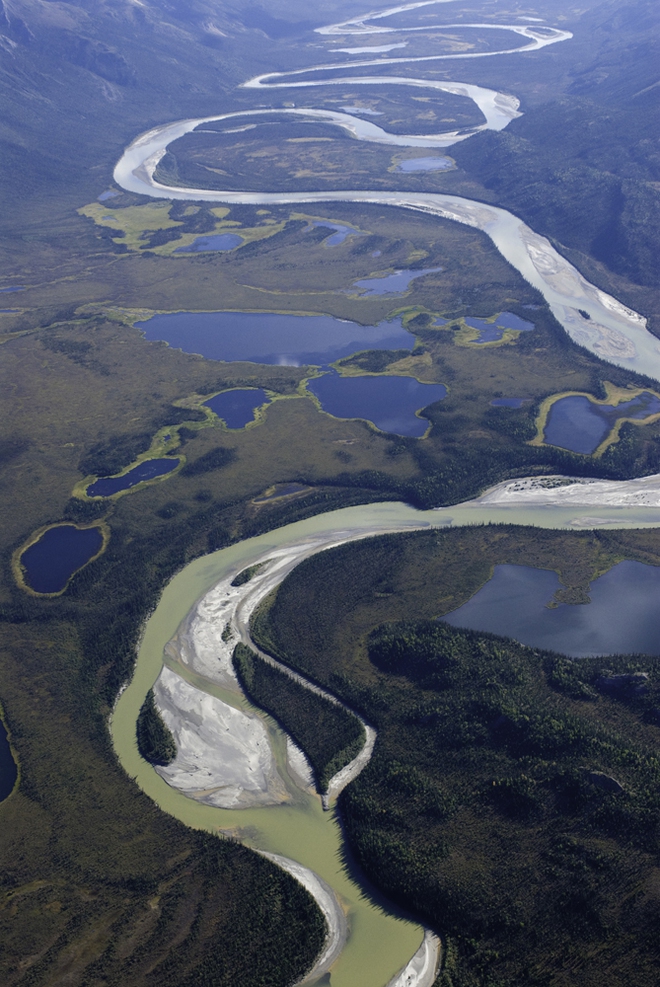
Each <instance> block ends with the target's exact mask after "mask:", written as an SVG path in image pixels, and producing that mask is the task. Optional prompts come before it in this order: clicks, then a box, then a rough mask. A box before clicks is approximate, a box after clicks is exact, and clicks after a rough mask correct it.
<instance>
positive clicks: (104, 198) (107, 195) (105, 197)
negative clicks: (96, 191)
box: [98, 189, 121, 202]
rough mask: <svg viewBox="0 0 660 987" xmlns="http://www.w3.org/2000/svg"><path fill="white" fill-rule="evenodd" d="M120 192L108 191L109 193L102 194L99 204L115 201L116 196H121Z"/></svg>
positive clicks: (99, 197)
mask: <svg viewBox="0 0 660 987" xmlns="http://www.w3.org/2000/svg"><path fill="white" fill-rule="evenodd" d="M120 194H121V193H120V192H115V191H114V190H113V189H108V190H107V192H101V194H100V195H99V196H98V201H99V202H107V200H108V199H114V198H115V196H117V195H120Z"/></svg>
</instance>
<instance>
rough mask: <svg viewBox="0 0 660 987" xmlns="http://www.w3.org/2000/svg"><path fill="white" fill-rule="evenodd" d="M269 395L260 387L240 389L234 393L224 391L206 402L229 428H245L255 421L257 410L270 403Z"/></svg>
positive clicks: (206, 405)
mask: <svg viewBox="0 0 660 987" xmlns="http://www.w3.org/2000/svg"><path fill="white" fill-rule="evenodd" d="M268 400H269V398H268V395H267V394H266V392H265V391H264V390H262V389H261V388H260V387H240V388H236V389H234V390H233V391H223V392H222V393H221V394H216V395H215V397H212V398H209V400H208V401H205V402H204V405H205V407H207V408H210V409H211V411H212V412H214V414H216V415H217V416H218V418H222V420H223V422H224V423H225V425H226V426H227V428H244V427H245V426H246V425H247V424H248V423H249V422H251V421H254V413H255V411H256V410H257V408H260V407H261V406H262V405H263V404H266V403H267V402H268Z"/></svg>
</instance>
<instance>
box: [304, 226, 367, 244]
mask: <svg viewBox="0 0 660 987" xmlns="http://www.w3.org/2000/svg"><path fill="white" fill-rule="evenodd" d="M312 226H314V227H316V228H317V229H327V230H335V232H334V233H333V234H332V236H329V237H328V238H327V239H326V240H324V243H325V244H327V246H328V247H334V246H336V245H337V244H338V243H343V242H344V240H345V239H346V237H347V236H363V235H364V234H362V233H360V231H359V230H356V229H354V227H352V226H343V225H342V224H341V223H326V222H323V221H322V220H319V221H318V222H314V223H312Z"/></svg>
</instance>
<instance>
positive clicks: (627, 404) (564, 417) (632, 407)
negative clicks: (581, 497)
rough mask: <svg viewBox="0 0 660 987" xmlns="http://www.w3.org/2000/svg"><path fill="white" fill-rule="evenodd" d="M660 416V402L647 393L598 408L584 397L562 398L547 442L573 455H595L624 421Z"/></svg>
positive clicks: (549, 422)
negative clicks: (613, 430) (605, 440)
mask: <svg viewBox="0 0 660 987" xmlns="http://www.w3.org/2000/svg"><path fill="white" fill-rule="evenodd" d="M659 413H660V398H657V397H656V396H655V395H654V394H651V393H650V392H649V391H644V392H643V393H642V394H639V395H638V396H637V397H635V398H632V400H630V401H624V402H623V403H622V404H617V405H611V404H596V403H595V402H594V401H590V400H589V398H587V397H585V396H584V395H583V394H573V395H570V396H568V397H565V398H560V399H559V400H558V401H555V403H554V404H553V405H552V407H551V408H550V412H549V414H548V420H547V423H546V426H545V430H544V433H543V439H544V441H545V442H547V443H548V445H551V446H559V448H560V449H568V450H570V452H581V453H584V454H590V453H592V452H595V450H596V449H597V448H598V446H599V445H600V444H601V442H602V441H603V439H605V438H606V437H607V436H608V435H609V433H610V432H611V431H612V429H613V428H614V426H615V425H616V423H617V421H618V420H619V419H620V418H637V419H641V418H647V417H648V416H649V415H656V414H659Z"/></svg>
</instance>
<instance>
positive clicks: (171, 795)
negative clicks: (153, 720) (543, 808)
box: [111, 503, 660, 987]
mask: <svg viewBox="0 0 660 987" xmlns="http://www.w3.org/2000/svg"><path fill="white" fill-rule="evenodd" d="M583 515H588V516H589V518H590V519H597V518H600V519H603V520H606V523H605V524H603V526H607V527H621V528H625V527H647V526H649V527H658V526H660V509H654V508H615V507H605V508H595V507H588V508H580V507H572V508H554V507H530V508H525V509H517V508H511V507H482V506H480V505H479V504H467V505H459V506H457V507H452V508H447V509H443V510H437V511H416V510H414V509H413V508H412V507H409V506H408V505H406V504H399V503H389V504H369V505H364V506H360V507H351V508H346V509H344V510H340V511H333V512H330V513H327V514H320V515H318V516H316V517H313V518H309V519H308V520H306V521H301V522H298V523H296V524H291V525H287V526H286V527H283V528H279V529H277V530H275V531H272V532H268V533H267V534H264V535H260V536H259V537H258V538H252V539H249V540H247V541H244V542H241V543H239V544H237V545H232V546H231V547H230V548H226V549H222V550H221V551H219V552H214V553H213V554H212V555H208V556H205V557H203V558H200V559H196V560H195V561H194V562H191V563H190V564H189V565H188V566H186V567H185V569H183V570H182V571H181V572H179V573H178V574H177V575H176V576H175V577H174V578H173V579H172V581H171V582H170V583H169V584H168V586H167V587H166V588H165V590H164V592H163V595H162V597H161V599H160V602H159V604H158V607H157V608H156V610H155V611H154V613H153V614H152V616H151V617H150V618H149V620H148V621H147V623H146V625H145V628H144V634H143V638H142V643H141V646H140V650H139V655H138V660H137V665H136V669H135V674H134V676H133V679H132V681H131V683H130V685H129V686H128V687H127V688H126V689H125V691H124V692H123V693H122V695H121V697H120V698H119V700H118V702H117V705H116V707H115V711H114V714H113V717H112V722H111V733H112V738H113V743H114V746H115V750H116V752H117V755H118V757H119V760H120V761H121V764H122V765H123V767H124V769H125V770H126V772H127V773H128V774H129V775H130V776H131V777H133V778H135V780H136V781H137V783H138V785H139V786H140V787H141V788H142V790H143V791H144V792H145V793H146V794H147V795H149V796H150V798H152V799H153V800H154V801H155V802H156V803H157V804H158V805H159V806H160V807H161V808H162V809H163V810H164V811H165V812H168V813H170V815H172V816H174V817H175V818H177V819H179V820H181V821H182V822H184V823H185V824H186V825H188V826H191V827H193V828H197V829H207V830H210V831H211V832H219V831H221V830H225V831H227V830H231V831H233V832H235V833H236V834H237V835H238V836H240V838H241V839H242V840H243V841H244V842H245V843H246V844H248V845H249V846H253V847H256V848H259V849H264V850H270V851H272V852H275V853H280V854H283V855H285V856H287V857H290V858H292V859H293V860H297V861H299V862H300V863H302V864H304V865H305V866H306V867H309V868H311V869H312V870H313V871H315V872H316V873H317V874H319V875H320V876H321V877H322V878H323V879H324V880H325V881H327V883H328V884H330V885H331V887H333V888H334V889H335V891H336V892H337V893H338V895H339V897H340V900H341V901H342V902H343V904H344V906H345V908H346V911H347V914H348V918H349V928H350V935H349V941H348V943H347V945H346V947H345V949H344V951H343V952H342V954H341V956H340V957H339V959H338V960H337V961H336V963H335V965H334V966H333V968H332V974H331V983H332V987H385V984H387V982H388V981H389V980H390V978H391V977H393V976H394V974H395V973H396V972H397V971H398V970H400V969H401V968H402V967H403V966H404V965H405V964H406V963H407V962H408V960H409V959H410V958H411V957H412V955H413V954H414V952H415V951H416V950H417V948H418V947H419V945H420V943H421V941H422V934H423V933H422V928H421V926H419V925H416V924H414V923H412V922H406V921H403V920H400V919H397V918H395V917H394V916H392V915H389V914H386V913H385V912H383V911H382V910H381V909H380V908H379V907H377V906H376V905H374V904H373V903H371V902H370V901H369V900H367V899H365V898H364V897H363V893H362V891H361V889H360V888H359V886H358V885H357V884H356V883H355V882H354V881H353V880H352V879H351V878H350V877H349V875H347V874H346V873H345V871H344V870H343V869H342V866H341V863H340V854H341V846H342V837H341V833H340V830H339V827H338V825H337V823H336V821H335V819H334V818H333V814H332V813H324V812H323V811H322V808H321V804H320V800H319V799H318V798H316V797H311V796H310V797H307V798H305V797H303V796H301V797H300V800H299V801H297V802H296V804H288V805H282V806H274V807H266V808H258V809H241V810H232V809H216V808H213V807H211V806H206V805H201V804H200V803H198V802H195V801H194V800H192V799H189V798H187V797H186V796H184V795H181V794H180V793H179V792H177V791H175V790H174V789H172V788H170V787H169V786H168V785H167V784H166V783H165V782H164V781H163V780H162V778H160V777H159V775H158V774H156V772H155V771H154V770H153V768H152V767H151V766H150V765H149V764H147V763H146V762H145V761H143V760H142V759H141V758H140V756H139V754H138V752H137V747H136V742H135V722H136V719H137V715H138V712H139V709H140V706H141V705H142V702H143V701H144V697H145V695H146V693H147V691H148V689H149V688H150V687H151V686H152V685H153V683H154V682H155V680H156V678H157V677H158V674H159V672H160V669H161V667H162V664H163V649H164V647H165V645H166V643H167V642H168V641H169V640H170V638H172V637H173V635H174V634H175V632H176V630H177V628H178V626H179V624H180V623H181V621H182V620H183V619H184V618H185V616H186V615H187V613H188V612H189V611H190V609H191V608H192V607H193V606H194V604H195V603H196V601H197V600H199V599H200V597H202V596H203V595H204V594H205V593H206V592H207V591H208V590H209V589H211V587H212V586H214V585H215V584H216V583H217V582H218V581H219V580H220V579H222V578H223V577H224V576H226V575H227V574H228V573H229V572H231V571H236V570H237V569H241V568H244V567H245V566H247V565H250V564H252V563H253V562H254V561H255V560H256V559H258V558H259V557H262V556H263V555H264V554H265V553H267V552H269V551H272V550H273V549H275V548H282V547H284V546H286V545H289V544H292V545H293V544H299V543H300V542H301V541H303V540H304V539H306V538H309V537H315V538H317V537H318V536H319V535H324V534H327V535H328V537H329V538H330V537H334V538H335V539H336V538H337V537H338V536H339V535H341V534H344V533H345V535H346V538H347V539H349V538H358V537H361V536H364V535H369V534H378V533H383V532H387V531H396V530H405V529H406V528H419V527H431V526H440V525H447V524H454V525H465V524H483V523H489V522H495V523H497V522H509V523H517V524H528V525H529V524H534V525H538V526H540V527H557V528H561V527H564V526H566V525H570V523H571V521H573V520H574V519H575V518H576V517H581V516H583ZM195 684H197V685H202V686H203V687H204V688H206V689H207V691H209V692H214V691H215V690H214V689H213V688H212V687H209V685H208V684H207V683H206V684H205V683H203V682H201V681H200V682H196V683H195ZM234 701H235V697H234ZM271 729H274V728H272V727H271ZM276 746H277V747H280V743H276Z"/></svg>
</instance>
